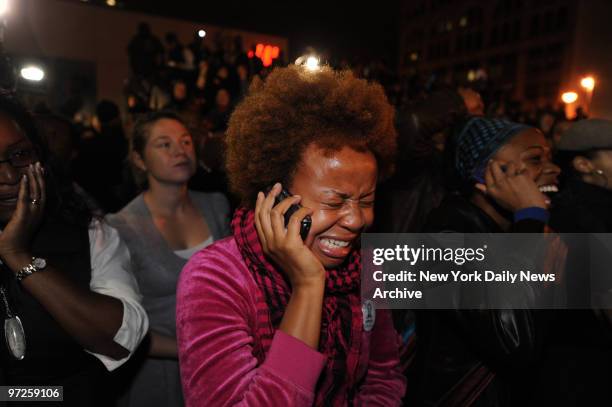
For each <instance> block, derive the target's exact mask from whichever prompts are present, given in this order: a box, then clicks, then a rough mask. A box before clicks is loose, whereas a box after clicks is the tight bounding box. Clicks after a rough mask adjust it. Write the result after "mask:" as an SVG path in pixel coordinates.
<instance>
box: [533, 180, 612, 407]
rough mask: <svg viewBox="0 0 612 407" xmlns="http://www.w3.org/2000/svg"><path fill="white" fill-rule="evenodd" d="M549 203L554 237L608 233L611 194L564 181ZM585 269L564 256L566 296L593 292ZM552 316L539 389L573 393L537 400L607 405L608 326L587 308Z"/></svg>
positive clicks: (611, 350) (611, 344)
mask: <svg viewBox="0 0 612 407" xmlns="http://www.w3.org/2000/svg"><path fill="white" fill-rule="evenodd" d="M553 203H554V205H553V208H552V210H551V219H550V225H551V227H552V228H553V229H554V230H555V231H556V232H559V233H611V232H612V191H610V190H607V189H605V188H601V187H598V186H595V185H591V184H587V183H585V182H582V181H580V180H579V179H575V178H574V179H570V180H569V181H568V183H567V185H566V186H565V187H564V188H563V189H562V191H561V192H560V193H559V194H558V196H557V197H556V198H555V199H554V201H553ZM574 236H576V235H574ZM580 236H581V237H582V235H580ZM584 237H586V236H584ZM572 239H576V237H572ZM587 242H588V240H586V239H585V240H584V245H582V249H586V253H588V252H589V248H588V247H587ZM584 264H585V263H584V261H581V260H580V258H579V254H577V253H572V252H570V253H569V254H568V260H567V265H568V266H567V268H566V270H565V272H564V275H565V279H566V281H567V282H568V287H569V288H570V289H571V292H570V293H569V294H573V295H574V296H576V295H580V292H579V288H580V287H583V288H585V289H586V291H585V292H590V291H592V290H591V287H592V286H591V284H592V282H590V276H589V275H588V273H585V270H584ZM581 302H584V301H581ZM556 317H557V318H556V321H555V322H556V323H554V324H551V328H550V329H549V331H550V332H549V338H550V340H549V341H548V342H549V343H548V344H547V346H546V348H545V349H544V355H543V359H544V361H543V363H542V369H541V374H540V377H541V378H542V380H541V388H543V389H546V388H559V389H564V388H567V386H568V385H571V388H572V391H571V392H570V391H558V392H556V393H552V394H551V393H550V392H547V394H545V395H540V397H539V399H540V400H544V399H546V400H547V403H549V404H550V405H555V406H576V405H603V404H605V405H608V404H611V403H612V386H610V378H612V329H611V327H610V324H609V321H607V320H606V319H605V318H602V316H601V315H600V314H599V313H597V312H594V311H593V310H589V309H573V310H567V311H563V312H557V313H556ZM602 400H605V402H602ZM602 403H603V404H602Z"/></svg>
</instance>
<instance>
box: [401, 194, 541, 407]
mask: <svg viewBox="0 0 612 407" xmlns="http://www.w3.org/2000/svg"><path fill="white" fill-rule="evenodd" d="M544 226H545V225H544V223H543V222H540V221H537V220H530V219H527V220H523V221H520V222H518V223H516V224H514V225H513V226H512V231H515V232H519V231H520V232H525V233H529V232H535V233H541V232H543V231H544ZM425 231H426V232H434V233H435V232H459V233H500V232H502V230H501V228H500V227H499V226H498V225H497V224H496V223H495V222H494V221H493V219H491V218H490V217H489V216H488V215H487V214H486V213H485V212H483V211H482V210H481V209H480V208H478V207H477V206H475V205H474V204H472V203H471V202H469V201H468V200H466V199H464V198H463V197H461V196H460V195H457V194H451V195H449V196H447V197H446V198H445V200H444V201H443V202H442V204H441V205H440V207H438V208H437V209H435V210H434V211H432V213H431V214H430V216H429V219H428V221H427V223H426V225H425ZM538 318H539V317H538V315H536V314H535V313H533V312H532V311H526V310H426V311H419V312H417V320H416V332H417V351H416V352H417V356H416V363H415V369H418V370H419V371H420V372H421V374H418V375H416V376H417V377H418V380H419V382H418V383H412V385H411V386H409V387H410V388H412V394H411V395H409V397H408V399H407V400H406V404H407V405H418V406H434V405H435V406H524V405H527V404H528V402H527V401H528V400H529V399H530V393H531V390H532V385H531V381H530V378H532V376H533V372H534V370H533V366H534V363H535V360H536V357H537V354H538V352H537V351H538V348H539V346H540V344H539V343H540V338H541V335H540V332H539V329H540V327H541V326H542V324H541V323H539V322H538V321H537V319H538ZM409 391H410V390H409Z"/></svg>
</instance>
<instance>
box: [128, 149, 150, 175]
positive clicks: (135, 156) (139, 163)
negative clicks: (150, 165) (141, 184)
mask: <svg viewBox="0 0 612 407" xmlns="http://www.w3.org/2000/svg"><path fill="white" fill-rule="evenodd" d="M130 159H131V160H132V164H134V166H135V167H136V168H138V169H139V170H141V171H144V172H146V171H147V166H146V165H145V163H144V160H143V159H142V157H141V156H140V153H138V152H136V151H132V153H131V156H130Z"/></svg>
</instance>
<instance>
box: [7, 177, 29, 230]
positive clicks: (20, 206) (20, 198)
mask: <svg viewBox="0 0 612 407" xmlns="http://www.w3.org/2000/svg"><path fill="white" fill-rule="evenodd" d="M29 204H30V194H29V186H28V176H27V175H26V174H23V175H22V176H21V181H20V182H19V194H18V195H17V208H16V209H15V212H14V213H13V216H12V217H11V220H14V219H22V218H24V217H25V212H26V210H27V209H28V205H29Z"/></svg>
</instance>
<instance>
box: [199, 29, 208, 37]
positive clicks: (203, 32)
mask: <svg viewBox="0 0 612 407" xmlns="http://www.w3.org/2000/svg"><path fill="white" fill-rule="evenodd" d="M198 37H200V38H204V37H206V31H204V30H198Z"/></svg>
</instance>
